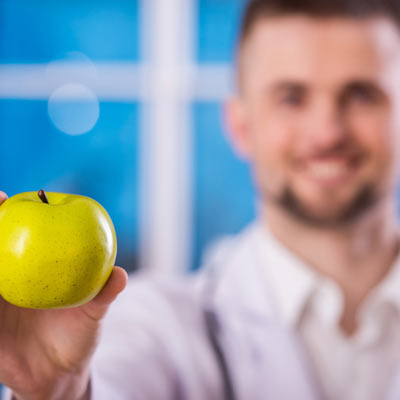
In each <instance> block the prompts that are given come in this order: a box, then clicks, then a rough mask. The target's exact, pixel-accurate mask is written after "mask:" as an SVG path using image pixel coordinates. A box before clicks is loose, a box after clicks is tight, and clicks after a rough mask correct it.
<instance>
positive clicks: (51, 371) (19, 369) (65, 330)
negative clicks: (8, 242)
mask: <svg viewBox="0 0 400 400" xmlns="http://www.w3.org/2000/svg"><path fill="white" fill-rule="evenodd" d="M6 198H7V196H6V195H5V194H4V193H3V192H0V205H1V204H2V203H3V202H4V201H5V199H6ZM126 282H127V274H126V272H125V271H124V270H123V269H122V268H119V267H115V268H114V269H113V271H112V274H111V276H110V278H109V279H108V281H107V283H106V285H105V286H104V288H103V289H102V291H101V292H100V293H99V294H98V295H97V296H96V297H95V298H94V299H93V300H92V301H90V302H89V303H86V304H85V305H82V306H79V307H75V308H69V309H61V310H51V309H48V310H35V309H27V308H20V307H16V306H13V305H12V304H9V303H8V302H6V301H5V300H4V299H3V298H1V297H0V360H1V362H0V382H2V383H3V384H4V385H6V386H8V387H9V388H11V389H12V390H13V393H14V396H15V398H16V399H21V400H31V399H32V400H36V399H37V400H39V399H40V400H43V399H46V400H49V399H52V400H53V399H62V400H64V399H65V400H68V399H71V400H72V399H73V400H76V399H81V398H84V397H85V394H86V392H87V389H88V382H89V375H90V359H91V356H92V354H93V352H94V350H95V348H96V343H97V341H98V335H99V330H100V322H101V319H102V318H103V316H104V315H105V313H106V311H107V309H108V307H109V305H110V304H111V303H112V301H113V300H114V299H115V298H116V297H117V295H118V294H119V293H120V292H121V291H122V290H123V289H124V288H125V286H126Z"/></svg>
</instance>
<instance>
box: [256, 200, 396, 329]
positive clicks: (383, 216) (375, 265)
mask: <svg viewBox="0 0 400 400" xmlns="http://www.w3.org/2000/svg"><path fill="white" fill-rule="evenodd" d="M262 218H263V222H264V224H267V225H268V229H269V230H270V231H271V232H272V234H273V235H274V236H275V237H276V238H277V239H278V240H279V241H280V242H281V243H283V244H284V245H285V246H286V247H287V248H289V249H290V250H291V251H292V252H293V253H295V254H296V255H297V256H298V257H300V258H301V259H303V260H304V261H305V262H306V263H307V264H309V265H310V266H311V267H312V268H313V269H315V270H316V271H317V272H318V273H320V274H322V275H324V276H327V277H329V278H331V279H333V280H334V281H335V282H336V283H337V284H338V285H339V287H340V288H341V289H342V292H343V295H344V302H345V310H344V314H343V316H342V322H341V325H342V328H343V330H344V331H345V332H346V333H349V334H350V333H352V332H353V331H355V329H356V322H355V321H356V313H357V310H358V308H359V306H360V304H361V302H362V301H363V300H364V299H365V297H366V296H367V295H368V294H369V293H370V292H371V291H372V289H373V288H374V287H376V286H377V284H378V283H379V282H380V281H381V280H382V279H383V277H384V276H385V275H386V274H387V272H388V271H389V269H390V267H391V266H392V264H393V262H394V259H395V257H396V256H397V250H398V242H399V241H398V238H399V237H398V229H397V225H396V219H397V218H396V208H395V201H394V199H390V200H387V201H386V202H382V204H378V205H376V207H375V208H374V209H373V210H370V211H369V213H368V214H367V215H365V216H363V217H361V218H360V219H359V220H358V221H356V222H354V223H352V224H349V225H348V226H343V227H335V228H329V229H328V228H324V229H321V228H315V227H312V226H309V225H306V224H304V223H302V222H301V221H299V220H297V219H294V218H293V217H292V216H291V215H288V214H287V212H285V211H284V210H282V209H281V208H280V207H278V206H276V205H272V204H268V207H265V209H264V210H263V213H262Z"/></svg>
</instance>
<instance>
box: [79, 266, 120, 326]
mask: <svg viewBox="0 0 400 400" xmlns="http://www.w3.org/2000/svg"><path fill="white" fill-rule="evenodd" d="M127 282H128V274H127V273H126V271H125V270H124V269H123V268H121V267H114V268H113V270H112V272H111V275H110V277H109V278H108V280H107V282H106V284H105V285H104V287H103V289H101V291H100V293H99V294H98V295H97V296H96V297H95V298H94V299H93V300H91V301H89V303H86V304H85V305H83V306H82V311H83V312H84V313H85V314H87V315H88V317H90V318H91V319H94V320H99V319H101V318H102V317H103V316H104V314H105V313H106V311H107V309H108V307H109V305H110V304H111V303H112V302H113V301H114V300H115V299H116V297H117V296H118V294H119V293H121V292H122V291H123V290H124V289H125V287H126V284H127Z"/></svg>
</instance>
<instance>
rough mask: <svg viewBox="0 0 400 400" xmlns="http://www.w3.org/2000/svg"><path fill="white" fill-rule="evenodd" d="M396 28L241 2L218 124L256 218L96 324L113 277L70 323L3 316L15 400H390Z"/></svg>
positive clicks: (398, 360) (280, 1) (390, 9)
mask: <svg viewBox="0 0 400 400" xmlns="http://www.w3.org/2000/svg"><path fill="white" fill-rule="evenodd" d="M399 25H400V4H398V3H397V1H394V0H393V1H390V0H380V1H373V0H335V1H334V0H325V1H321V0H320V1H318V2H310V1H308V0H297V1H289V0H253V1H250V2H249V4H248V6H247V9H246V14H245V18H244V22H243V29H242V34H241V39H240V43H239V48H238V74H237V76H238V92H237V94H236V95H235V96H234V97H233V98H232V99H231V100H230V101H229V102H228V104H227V106H226V117H227V118H226V119H227V125H228V127H229V132H230V133H231V139H232V143H233V144H234V146H235V147H236V148H237V150H238V152H239V153H240V154H241V155H242V156H244V157H246V158H247V159H248V160H249V162H250V163H251V165H252V169H253V172H254V181H255V184H256V186H257V188H258V193H259V204H260V209H259V218H258V221H257V222H256V223H254V224H253V225H251V226H250V227H248V228H247V229H246V230H245V231H244V232H242V233H241V234H240V235H239V236H238V237H234V238H231V239H228V240H226V241H224V242H223V243H222V244H221V245H220V246H219V247H217V249H216V250H215V252H214V254H212V255H211V256H210V257H209V260H208V266H206V267H205V268H204V269H203V272H202V273H201V274H200V275H199V276H198V277H194V278H188V279H187V280H185V282H177V281H171V282H165V281H164V282H163V281H160V280H158V281H155V280H154V279H153V280H152V279H149V278H147V277H146V276H145V275H144V276H142V277H140V276H139V275H136V276H133V277H132V278H131V280H130V283H129V284H128V288H127V290H125V291H124V292H123V293H122V294H121V295H120V296H119V297H118V299H117V300H116V301H115V303H114V304H113V306H112V307H111V308H110V310H109V313H108V314H107V317H106V318H104V319H103V317H104V315H105V313H106V310H107V308H108V306H109V304H110V303H111V302H112V301H113V300H114V299H115V297H116V296H117V295H118V293H120V292H121V291H122V290H123V288H124V286H125V284H126V275H125V274H124V272H123V270H121V269H119V268H115V269H114V271H113V274H112V276H111V278H110V280H109V281H108V283H107V285H106V286H105V288H104V289H103V291H102V292H101V293H100V295H99V296H98V297H97V298H96V299H94V300H93V301H92V302H90V303H88V304H86V305H84V306H82V307H78V308H75V309H70V310H47V311H43V310H24V309H18V308H16V307H13V306H11V305H9V304H7V303H6V302H4V301H2V302H1V308H0V320H1V327H0V359H1V363H0V381H1V382H3V383H4V384H5V385H7V386H8V387H9V388H11V389H12V391H13V392H14V396H15V398H17V399H23V400H30V399H63V400H66V399H74V400H77V399H89V398H92V399H95V400H97V399H100V400H103V399H135V400H136V399H140V400H142V399H143V400H150V399H151V400H153V399H157V400H158V399H160V400H162V399H171V400H172V399H190V400H193V399H224V398H226V399H242V400H243V399H246V400H250V399H251V400H252V399H279V400H281V399H285V400H286V399H338V400H339V399H340V400H344V399H363V400H367V399H385V398H386V399H398V398H400V313H399V311H400V290H399V289H400V259H399V253H398V252H399V232H398V226H397V222H396V219H397V217H396V197H395V187H396V182H397V179H398V169H399V162H400V158H399V153H398V152H399V150H400V145H399V139H400V31H399ZM3 198H5V195H3ZM102 319H103V324H102V325H103V327H102V330H101V332H102V333H101V336H99V332H100V325H101V323H100V321H101V320H102Z"/></svg>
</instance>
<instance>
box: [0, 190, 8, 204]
mask: <svg viewBox="0 0 400 400" xmlns="http://www.w3.org/2000/svg"><path fill="white" fill-rule="evenodd" d="M7 199H8V196H7V195H6V194H5V193H4V192H0V205H1V204H2V203H4V202H5V201H6V200H7Z"/></svg>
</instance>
